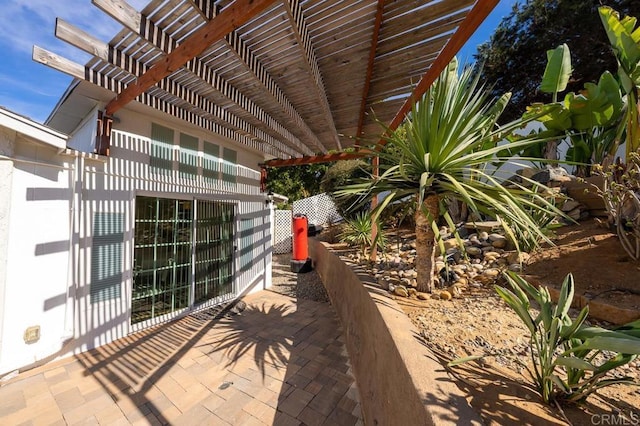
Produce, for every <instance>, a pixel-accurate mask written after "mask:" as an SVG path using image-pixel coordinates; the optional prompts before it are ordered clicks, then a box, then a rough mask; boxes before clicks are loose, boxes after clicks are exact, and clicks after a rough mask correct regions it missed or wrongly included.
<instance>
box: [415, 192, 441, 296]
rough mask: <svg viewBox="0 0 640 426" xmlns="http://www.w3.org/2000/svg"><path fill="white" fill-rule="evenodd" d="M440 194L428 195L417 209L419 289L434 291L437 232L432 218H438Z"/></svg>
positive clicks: (416, 264) (417, 270)
mask: <svg viewBox="0 0 640 426" xmlns="http://www.w3.org/2000/svg"><path fill="white" fill-rule="evenodd" d="M438 213H439V212H438V195H437V194H431V195H428V196H427V197H426V198H425V199H424V201H423V202H422V206H419V208H417V209H416V213H415V216H414V218H415V222H416V261H415V267H416V272H417V273H418V278H417V284H418V291H421V292H427V293H431V292H433V277H434V267H435V254H436V250H435V234H434V233H433V229H432V228H431V220H430V218H432V220H437V218H438V216H439V214H438Z"/></svg>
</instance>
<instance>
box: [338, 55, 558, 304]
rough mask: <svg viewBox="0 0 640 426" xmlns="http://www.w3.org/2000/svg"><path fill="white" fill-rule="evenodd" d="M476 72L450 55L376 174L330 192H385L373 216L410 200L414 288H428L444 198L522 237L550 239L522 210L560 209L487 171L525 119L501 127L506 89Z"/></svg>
mask: <svg viewBox="0 0 640 426" xmlns="http://www.w3.org/2000/svg"><path fill="white" fill-rule="evenodd" d="M478 78H479V77H478V75H477V74H474V72H473V70H472V69H471V68H469V67H466V68H464V69H463V70H462V71H461V72H459V70H458V62H457V60H455V59H454V60H453V61H452V62H451V63H450V64H449V65H448V67H447V68H446V69H445V70H444V71H443V72H442V74H441V75H440V77H439V78H438V79H437V80H436V81H435V82H434V83H433V85H432V86H431V88H430V89H429V90H428V91H427V92H426V93H425V94H424V96H423V98H422V99H421V100H420V101H419V102H417V103H416V104H415V105H414V107H413V109H412V111H411V114H410V115H409V116H408V117H407V120H406V121H405V124H404V125H403V126H402V127H401V128H400V129H399V131H396V132H391V135H390V136H389V138H388V144H387V147H388V149H384V150H382V151H381V152H380V153H379V155H380V171H381V173H380V176H379V177H371V178H368V179H361V180H360V181H357V182H355V183H353V184H351V185H347V186H345V187H343V188H341V189H340V190H338V191H336V195H337V196H340V195H342V196H345V197H351V196H353V195H354V194H357V195H360V197H361V200H362V203H365V202H368V200H370V199H371V197H373V196H374V195H376V194H381V195H382V196H383V197H384V199H383V201H382V202H381V203H380V205H379V206H378V207H377V208H376V210H375V211H374V217H377V216H378V215H379V214H380V212H381V211H382V210H384V209H385V208H387V207H388V206H391V205H393V203H394V202H396V201H400V200H406V199H407V198H410V197H414V199H415V200H416V212H415V215H414V219H415V232H416V262H415V264H416V270H417V273H418V277H417V284H418V290H419V291H427V292H431V291H432V290H433V283H434V273H435V271H434V267H435V252H436V250H435V249H436V243H437V237H436V235H437V232H438V229H439V224H438V222H439V219H441V212H445V213H443V215H444V216H445V219H447V222H450V221H451V218H450V217H447V216H446V209H445V208H443V206H442V204H443V201H444V200H445V199H454V200H460V201H463V202H464V203H466V205H467V206H468V208H469V210H471V211H472V212H475V213H479V214H482V215H487V216H491V217H494V218H497V219H499V220H500V221H501V223H503V224H504V230H505V232H506V233H507V234H508V235H509V236H510V237H511V239H512V240H513V241H516V242H517V241H519V240H522V239H523V238H525V239H528V240H530V241H534V244H535V243H536V242H538V241H540V240H545V241H549V240H548V238H547V237H546V236H545V235H544V234H543V233H542V232H541V231H540V229H539V227H538V224H537V223H536V222H535V221H534V220H533V219H532V218H531V215H530V214H529V213H528V211H527V209H534V210H544V211H547V212H550V213H553V214H557V215H562V212H560V211H559V210H558V209H556V208H555V206H553V204H551V203H549V202H548V201H547V200H545V199H544V197H542V196H541V195H540V194H538V193H536V192H533V191H531V190H529V189H527V188H525V187H524V186H519V185H515V187H514V188H507V187H506V186H504V185H502V183H503V182H504V181H505V179H503V178H502V177H500V176H499V175H498V174H497V173H494V171H492V170H487V169H486V167H487V165H489V164H491V163H492V162H494V161H497V162H498V163H501V162H506V161H508V159H506V158H499V155H498V154H499V153H500V152H503V150H502V148H501V147H499V146H498V143H499V142H500V141H502V140H504V139H505V138H506V136H507V135H512V134H513V133H514V132H515V131H516V130H517V129H520V128H521V127H523V126H524V125H525V124H526V122H527V120H533V119H535V118H536V117H533V116H530V117H528V118H527V119H519V120H517V121H514V122H512V123H509V124H506V125H504V126H499V125H498V124H497V120H498V117H499V116H500V115H501V114H502V112H503V111H504V109H505V107H506V105H507V103H508V102H509V98H510V94H505V95H503V96H502V97H500V98H498V99H491V98H490V96H489V92H488V90H487V89H486V88H484V87H482V86H481V85H480V84H479V81H478ZM541 142H544V140H542V141H541V140H540V139H539V138H538V137H537V136H535V135H528V136H522V137H520V138H518V139H517V140H515V141H514V142H512V143H511V144H510V146H511V147H512V148H513V149H516V150H518V149H520V148H525V147H528V146H531V145H534V144H537V143H541Z"/></svg>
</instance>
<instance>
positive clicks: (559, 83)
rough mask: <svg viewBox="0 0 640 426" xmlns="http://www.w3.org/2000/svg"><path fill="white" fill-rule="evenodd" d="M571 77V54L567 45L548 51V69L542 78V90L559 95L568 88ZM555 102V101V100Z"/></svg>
mask: <svg viewBox="0 0 640 426" xmlns="http://www.w3.org/2000/svg"><path fill="white" fill-rule="evenodd" d="M570 77H571V54H570V53H569V48H568V46H567V45H566V44H562V45H561V46H558V47H556V48H555V49H553V50H547V67H546V68H545V70H544V75H543V76H542V83H541V84H540V90H541V91H542V92H545V93H553V94H557V93H559V92H562V91H564V90H565V89H566V88H567V83H568V82H569V78H570ZM554 102H555V99H554Z"/></svg>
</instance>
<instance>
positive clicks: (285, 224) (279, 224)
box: [273, 210, 293, 254]
mask: <svg viewBox="0 0 640 426" xmlns="http://www.w3.org/2000/svg"><path fill="white" fill-rule="evenodd" d="M291 217H292V216H291V210H276V211H275V219H274V233H273V234H274V235H273V252H274V253H275V254H285V253H291V251H292V250H293V246H292V240H291Z"/></svg>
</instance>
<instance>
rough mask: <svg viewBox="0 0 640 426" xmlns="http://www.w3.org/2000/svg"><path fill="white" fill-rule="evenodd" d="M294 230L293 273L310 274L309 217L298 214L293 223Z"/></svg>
mask: <svg viewBox="0 0 640 426" xmlns="http://www.w3.org/2000/svg"><path fill="white" fill-rule="evenodd" d="M291 226H292V230H293V254H292V255H291V271H293V272H296V273H298V272H309V271H310V270H311V259H310V258H309V238H308V235H307V232H308V228H309V222H308V220H307V216H305V215H303V214H296V215H294V216H293V221H292V223H291Z"/></svg>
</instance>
